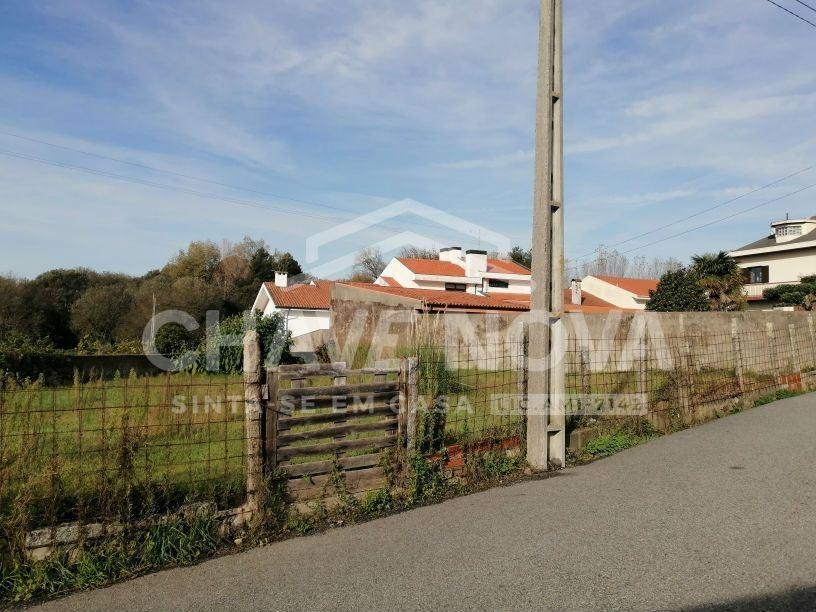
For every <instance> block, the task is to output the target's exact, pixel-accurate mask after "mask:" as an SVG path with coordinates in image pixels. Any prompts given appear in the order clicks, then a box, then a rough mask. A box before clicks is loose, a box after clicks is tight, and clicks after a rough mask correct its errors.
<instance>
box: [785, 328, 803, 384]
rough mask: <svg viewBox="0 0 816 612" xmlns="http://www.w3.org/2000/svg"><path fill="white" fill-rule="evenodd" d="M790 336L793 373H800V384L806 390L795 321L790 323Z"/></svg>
mask: <svg viewBox="0 0 816 612" xmlns="http://www.w3.org/2000/svg"><path fill="white" fill-rule="evenodd" d="M788 336H790V350H791V367H792V368H793V373H794V374H798V375H799V384H800V385H802V390H804V384H803V382H804V381H803V380H802V361H801V360H800V359H799V351H798V350H797V347H796V326H795V325H794V324H793V323H789V324H788Z"/></svg>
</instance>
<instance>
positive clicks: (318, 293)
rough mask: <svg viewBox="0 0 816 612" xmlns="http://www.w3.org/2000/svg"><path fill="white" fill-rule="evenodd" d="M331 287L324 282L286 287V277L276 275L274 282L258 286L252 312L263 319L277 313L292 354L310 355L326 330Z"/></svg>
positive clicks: (331, 282)
mask: <svg viewBox="0 0 816 612" xmlns="http://www.w3.org/2000/svg"><path fill="white" fill-rule="evenodd" d="M332 285H334V281H327V280H315V281H311V282H309V283H303V284H299V285H289V277H288V276H287V275H286V274H285V273H281V272H276V273H275V281H274V282H266V283H263V284H262V285H261V288H260V289H259V290H258V296H257V297H256V298H255V302H254V303H253V304H252V309H253V310H259V311H260V312H262V313H263V314H264V315H271V314H274V313H280V314H281V315H282V317H283V321H284V325H285V326H286V329H287V330H289V331H290V332H292V338H293V339H294V341H295V344H294V346H293V348H292V350H293V351H294V352H309V351H311V350H313V348H314V347H315V346H317V345H319V344H320V343H321V342H322V338H323V336H322V334H323V330H327V329H329V320H330V318H329V308H330V306H331V288H332Z"/></svg>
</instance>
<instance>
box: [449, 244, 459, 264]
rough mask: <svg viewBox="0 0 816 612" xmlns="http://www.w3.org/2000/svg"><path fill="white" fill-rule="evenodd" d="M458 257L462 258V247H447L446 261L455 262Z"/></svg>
mask: <svg viewBox="0 0 816 612" xmlns="http://www.w3.org/2000/svg"><path fill="white" fill-rule="evenodd" d="M458 259H462V247H449V248H448V261H452V262H453V263H456V262H457V260H458Z"/></svg>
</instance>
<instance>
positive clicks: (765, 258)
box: [729, 217, 816, 309]
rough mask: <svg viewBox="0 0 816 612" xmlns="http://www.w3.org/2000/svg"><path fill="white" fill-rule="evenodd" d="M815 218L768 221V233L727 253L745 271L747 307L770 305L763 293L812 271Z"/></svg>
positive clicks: (815, 270)
mask: <svg viewBox="0 0 816 612" xmlns="http://www.w3.org/2000/svg"><path fill="white" fill-rule="evenodd" d="M814 230H816V217H810V218H808V219H785V220H784V221H774V222H773V223H771V234H770V235H768V236H765V237H764V238H760V239H759V240H757V241H756V242H752V243H750V244H746V245H745V246H742V247H740V248H738V249H736V250H734V251H731V252H730V253H729V255H731V257H733V258H734V259H735V260H736V261H737V263H738V264H739V266H740V268H742V269H743V270H744V273H745V282H746V285H745V293H746V296H747V298H748V306H749V308H751V309H763V308H772V307H773V304H771V303H770V302H768V301H767V300H765V299H764V297H763V292H764V291H765V290H766V289H770V288H772V287H778V286H779V285H787V284H795V283H798V282H799V281H800V279H801V278H802V277H803V276H810V275H813V274H816V232H814Z"/></svg>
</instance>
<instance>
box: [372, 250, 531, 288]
mask: <svg viewBox="0 0 816 612" xmlns="http://www.w3.org/2000/svg"><path fill="white" fill-rule="evenodd" d="M502 266H507V267H509V268H510V269H512V270H514V271H513V272H509V271H507V270H505V269H504V268H503V267H502ZM374 283H375V284H377V285H381V286H398V287H405V288H409V289H430V290H434V291H445V290H448V291H465V292H467V293H472V294H475V295H490V294H501V293H507V294H509V293H513V294H527V295H529V294H530V273H529V271H526V270H524V269H523V268H522V267H521V266H518V264H515V263H513V262H504V261H500V260H495V259H489V258H488V256H487V253H486V252H485V251H479V250H469V251H466V252H465V253H462V249H461V248H459V247H451V248H448V249H442V250H441V251H440V252H439V259H438V260H430V259H429V260H412V259H403V258H398V257H394V258H392V259H391V261H390V262H388V265H387V266H386V267H385V269H384V270H383V272H382V274H381V275H380V276H379V278H377V280H376V281H374Z"/></svg>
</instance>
